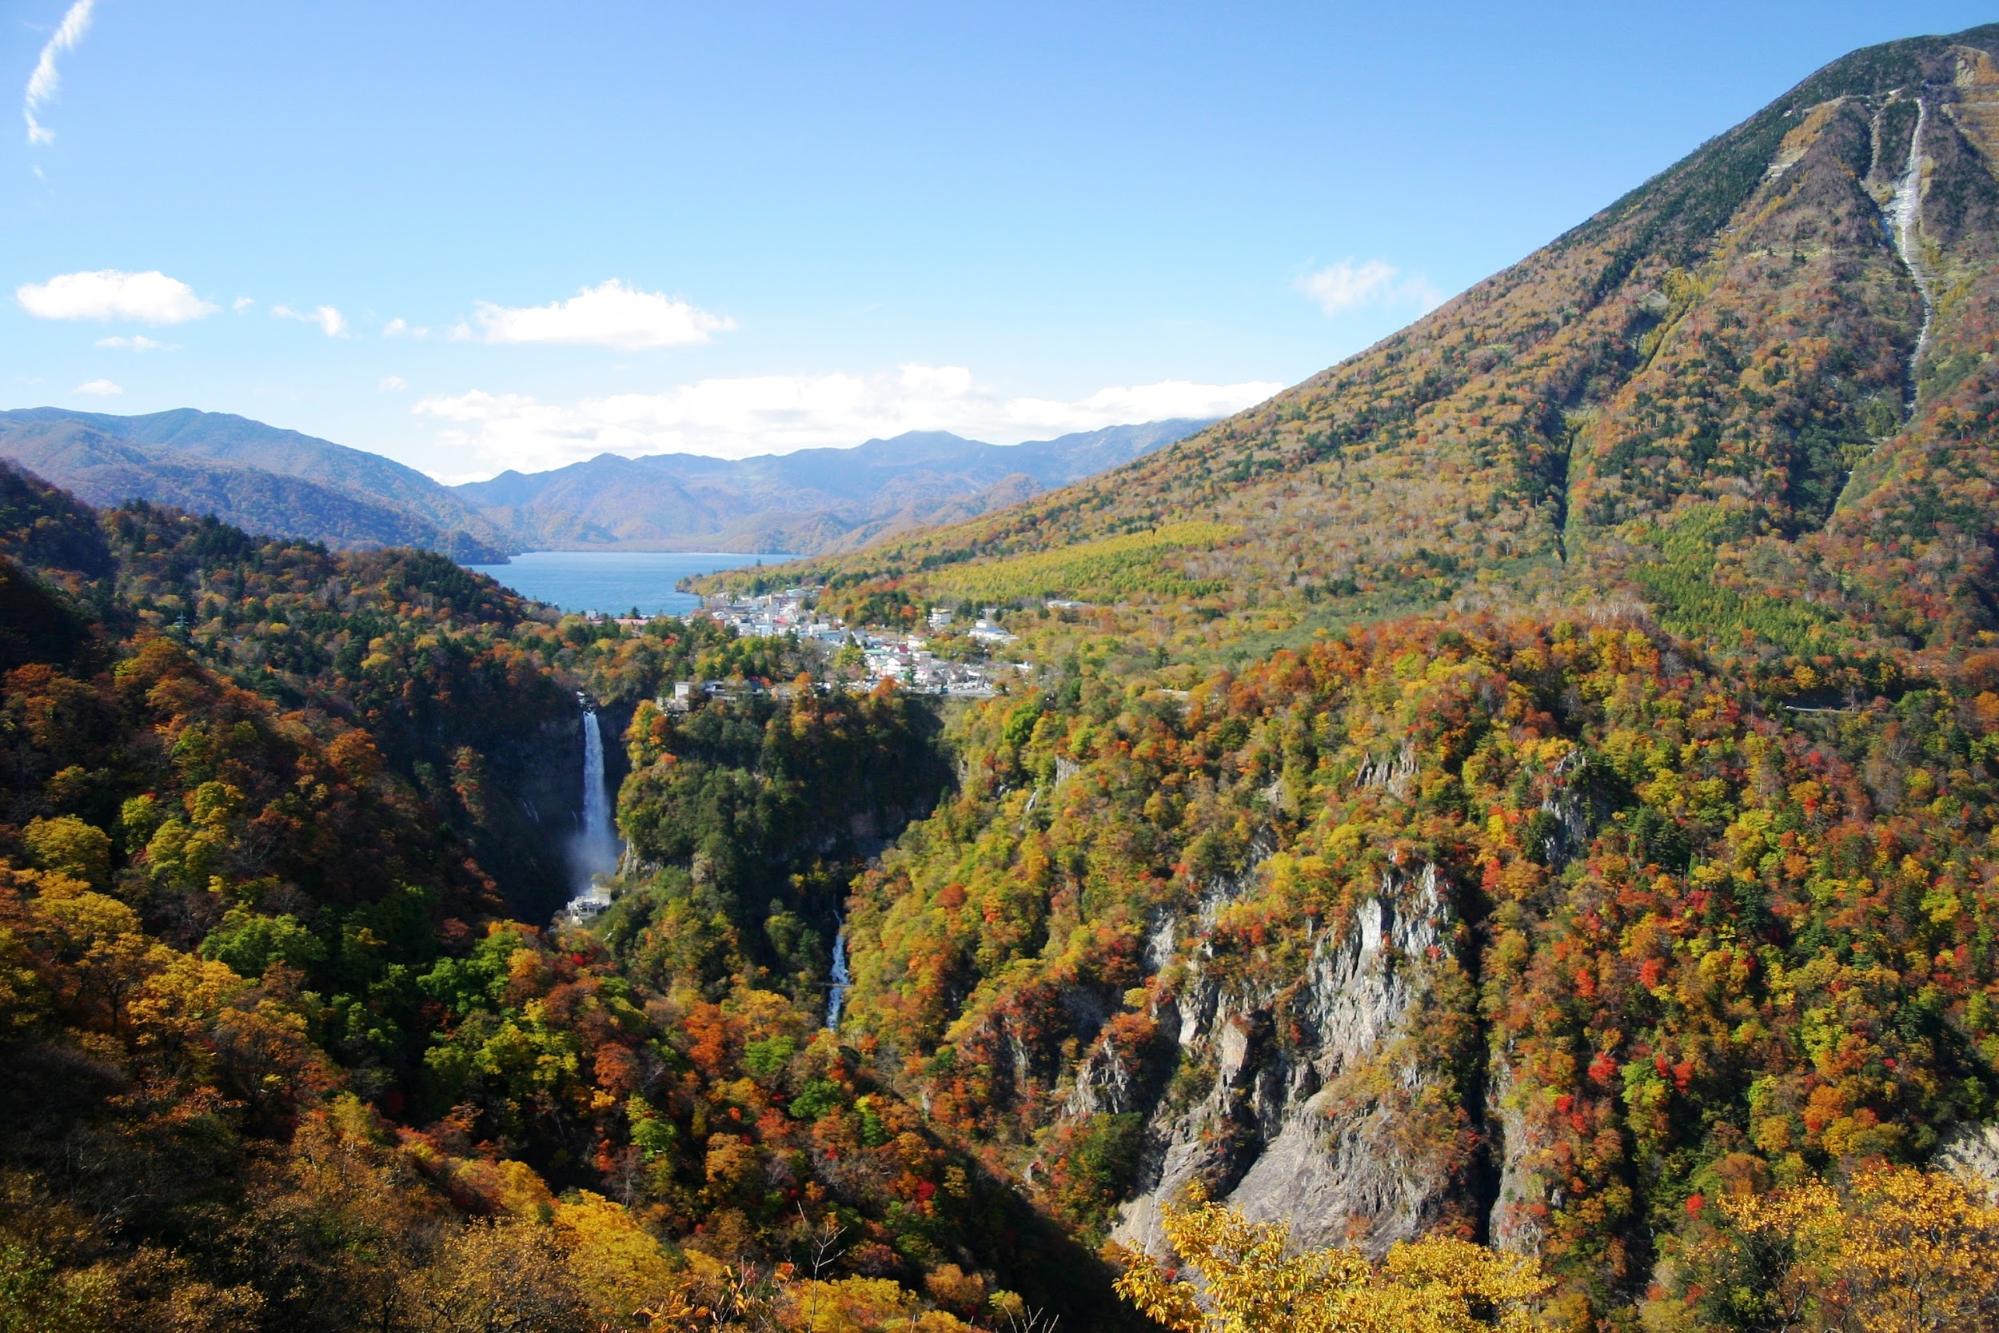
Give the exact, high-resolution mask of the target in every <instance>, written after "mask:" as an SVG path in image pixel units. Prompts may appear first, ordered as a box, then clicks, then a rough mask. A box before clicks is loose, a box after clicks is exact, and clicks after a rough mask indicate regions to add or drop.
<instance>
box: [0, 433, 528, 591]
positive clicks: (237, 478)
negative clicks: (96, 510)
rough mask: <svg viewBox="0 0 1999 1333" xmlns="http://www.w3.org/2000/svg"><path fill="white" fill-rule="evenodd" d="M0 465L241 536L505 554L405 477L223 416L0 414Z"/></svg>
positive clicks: (420, 478)
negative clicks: (145, 503)
mask: <svg viewBox="0 0 1999 1333" xmlns="http://www.w3.org/2000/svg"><path fill="white" fill-rule="evenodd" d="M0 458H5V459H9V460H11V461H13V462H14V463H17V464H19V465H20V466H22V467H25V468H27V469H28V470H30V471H31V472H34V473H35V474H36V475H37V476H40V477H42V478H44V479H45V480H47V481H50V482H53V483H54V484H56V485H58V486H61V487H63V488H65V489H67V490H69V491H72V492H74V493H75V494H76V495H77V496H79V497H81V498H82V499H84V500H87V501H90V502H92V503H95V504H102V505H115V504H121V503H123V502H124V501H126V500H150V501H152V502H153V503H155V504H165V505H172V506H174V507H175V508H178V509H184V510H187V511H188V512H190V513H195V514H212V515H214V516H215V517H217V518H219V519H221V520H222V521H223V522H225V523H229V524H232V525H234V526H237V527H241V528H244V529H247V530H248V531H251V532H258V533H271V534H273V535H275V536H280V537H294V538H302V539H305V540H309V541H324V542H327V543H330V544H332V545H335V546H348V547H371V546H421V547H426V548H428V549H431V550H436V551H442V552H445V553H446V554H449V555H452V556H454V557H456V558H458V559H461V560H470V561H479V560H489V559H495V558H498V557H500V556H502V555H504V553H505V550H506V546H507V539H506V538H505V537H504V536H503V535H502V534H501V533H500V532H499V531H498V530H497V529H495V528H494V527H493V526H492V525H491V524H490V523H488V522H487V521H486V520H485V519H483V518H481V517H479V516H478V515H477V514H475V513H473V512H472V510H471V509H470V508H469V507H468V506H467V505H465V504H464V502H462V501H461V500H459V499H458V497H457V496H455V495H453V494H452V492H451V491H450V489H449V488H447V487H444V486H441V485H439V484H438V483H437V482H435V481H432V480H431V479H430V478H429V477H426V476H424V475H423V474H422V473H421V472H418V471H417V470H416V469H414V468H408V467H404V466H403V465H402V464H400V463H396V462H392V461H390V460H389V459H386V458H383V457H381V456H380V455H378V454H371V453H367V452H365V451H363V450H360V449H349V448H347V447H345V446H344V445H338V444H333V443H331V442H329V441H326V440H320V439H314V438H313V437H312V436H310V435H301V434H299V433H298V432H297V431H290V430H280V429H278V428H277V427H274V426H266V425H264V424H263V423H262V422H258V421H251V420H249V419H247V418H245V417H238V416H230V415H227V414H225V413H219V412H197V411H194V410H192V409H187V408H183V409H180V410H177V411H172V412H155V413H153V414H151V415H150V416H137V417H120V416H109V415H106V414H104V413H98V412H68V411H63V410H61V409H58V408H52V407H39V408H28V409H24V410H21V411H14V412H0Z"/></svg>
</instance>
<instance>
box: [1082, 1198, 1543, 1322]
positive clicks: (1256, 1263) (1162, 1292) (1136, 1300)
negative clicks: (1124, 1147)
mask: <svg viewBox="0 0 1999 1333" xmlns="http://www.w3.org/2000/svg"><path fill="white" fill-rule="evenodd" d="M1163 1221H1164V1227H1165V1232H1166V1239H1167V1241H1168V1242H1169V1243H1170V1244H1171V1245H1172V1247H1173V1250H1174V1252H1175V1253H1176V1254H1178V1255H1179V1257H1180V1258H1181V1259H1182V1260H1183V1261H1184V1262H1185V1264H1186V1265H1187V1266H1188V1267H1189V1268H1190V1269H1191V1270H1192V1271H1191V1272H1189V1271H1186V1270H1183V1269H1169V1268H1165V1267H1162V1266H1161V1265H1159V1264H1158V1263H1156V1262H1154V1261H1153V1260H1152V1259H1151V1258H1149V1257H1147V1256H1145V1255H1142V1254H1136V1253H1133V1252H1131V1251H1129V1250H1122V1251H1120V1252H1119V1254H1118V1258H1119V1262H1120V1264H1121V1265H1122V1267H1123V1269H1124V1272H1123V1274H1122V1275H1121V1276H1120V1277H1119V1278H1118V1281H1117V1289H1118V1294H1119V1295H1121V1296H1123V1297H1124V1298H1125V1299H1126V1300H1127V1301H1129V1302H1131V1303H1132V1304H1133V1305H1135V1306H1137V1307H1138V1308H1139V1309H1140V1310H1142V1311H1143V1312H1144V1313H1145V1314H1146V1315H1147V1316H1148V1317H1150V1318H1152V1319H1155V1320H1157V1321H1158V1322H1160V1323H1162V1324H1164V1325H1165V1326H1166V1327H1168V1328H1170V1329H1174V1330H1176V1333H1255V1331H1256V1330H1263V1329H1273V1328H1284V1329H1292V1330H1295V1331H1296V1333H1375V1331H1376V1330H1379V1333H1390V1331H1391V1330H1396V1331H1399V1333H1458V1331H1459V1330H1479V1329H1507V1330H1522V1331H1524V1330H1527V1329H1530V1328H1542V1327H1546V1324H1545V1322H1544V1321H1543V1320H1542V1319H1541V1318H1540V1316H1539V1314H1538V1312H1537V1305H1538V1303H1539V1302H1540V1301H1541V1299H1542V1298H1543V1297H1545V1296H1546V1295H1547V1294H1548V1292H1549V1291H1550V1290H1552V1288H1553V1286H1554V1284H1553V1282H1551V1281H1550V1280H1549V1279H1547V1278H1546V1277H1543V1276H1542V1274H1541V1272H1540V1269H1539V1267H1538V1265H1537V1264H1536V1263H1535V1262H1534V1261H1533V1260H1532V1259H1529V1258H1525V1257H1520V1256H1514V1255H1506V1254H1500V1253H1497V1252H1495V1251H1492V1250H1488V1249H1486V1248H1484V1247H1483V1246H1479V1245H1473V1244H1471V1243H1469V1242H1467V1241H1462V1240H1455V1239H1452V1238H1449V1237H1444V1236H1432V1237H1427V1238H1425V1239H1423V1240H1418V1241H1412V1242H1407V1243H1404V1244H1399V1245H1396V1246H1395V1247H1393V1248H1392V1249H1391V1250H1390V1251H1389V1252H1388V1255H1387V1257H1386V1259H1384V1260H1383V1261H1382V1262H1380V1263H1378V1264H1377V1263H1373V1262H1371V1261H1370V1260H1369V1259H1368V1258H1367V1256H1365V1255H1363V1254H1361V1253H1360V1252H1359V1251H1358V1250H1350V1249H1344V1248H1341V1247H1337V1246H1335V1247H1330V1248H1327V1249H1319V1250H1303V1251H1297V1252H1294V1251H1293V1250H1292V1249H1291V1245H1290V1231H1289V1228H1287V1227H1285V1226H1284V1225H1283V1224H1281V1223H1257V1222H1251V1221H1249V1220H1248V1219H1246V1218H1244V1217H1243V1215H1242V1214H1241V1213H1238V1212H1236V1211H1235V1210H1234V1209H1232V1208H1227V1207H1223V1206H1222V1205H1220V1204H1214V1203H1207V1202H1203V1201H1201V1200H1200V1199H1199V1198H1198V1197H1197V1198H1196V1199H1195V1200H1194V1201H1193V1202H1192V1204H1191V1206H1188V1207H1181V1208H1175V1207H1169V1208H1167V1209H1166V1211H1165V1214H1164V1219H1163ZM1196 1275H1198V1282H1197V1281H1196Z"/></svg>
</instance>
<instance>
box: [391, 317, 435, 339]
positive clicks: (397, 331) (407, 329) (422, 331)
mask: <svg viewBox="0 0 1999 1333" xmlns="http://www.w3.org/2000/svg"><path fill="white" fill-rule="evenodd" d="M382 336H383V337H384V338H428V337H429V336H430V330H429V329H427V328H425V327H423V326H422V325H420V324H412V323H410V322H409V321H408V320H406V319H404V318H403V317H402V316H400V315H398V316H397V317H396V318H394V319H392V320H390V321H389V322H388V323H386V324H384V325H382Z"/></svg>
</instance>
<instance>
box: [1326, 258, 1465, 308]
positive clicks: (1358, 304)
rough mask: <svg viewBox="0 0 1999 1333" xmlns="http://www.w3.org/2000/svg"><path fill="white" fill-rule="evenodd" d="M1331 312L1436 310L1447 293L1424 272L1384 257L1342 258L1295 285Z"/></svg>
mask: <svg viewBox="0 0 1999 1333" xmlns="http://www.w3.org/2000/svg"><path fill="white" fill-rule="evenodd" d="M1292 285H1293V286H1295V287H1296V288H1297V289H1298V290H1299V291H1301V292H1303V293H1304V294H1305V295H1307V296H1309V297H1311V298H1312V300H1313V301H1315V302H1317V303H1318V306H1319V309H1321V310H1323V311H1325V312H1326V313H1327V314H1328V315H1340V314H1345V313H1346V312H1347V311H1349V310H1359V309H1362V308H1364V307H1386V306H1406V307H1413V308H1416V309H1418V310H1433V309H1435V308H1436V307H1437V306H1439V305H1441V304H1443V300H1444V294H1443V293H1442V292H1440V291H1438V290H1437V288H1436V285H1435V284H1433V283H1432V282H1431V281H1430V280H1429V279H1428V278H1425V277H1424V276H1422V275H1421V274H1420V273H1404V272H1403V271H1402V270H1401V269H1399V268H1397V267H1395V265H1393V264H1390V263H1388V262H1387V261H1385V260H1380V259H1368V260H1352V259H1342V260H1340V261H1339V262H1338V263H1337V264H1328V265H1326V267H1324V268H1321V269H1315V270H1313V271H1312V272H1310V273H1307V274H1305V275H1304V276H1303V277H1300V278H1299V279H1297V280H1296V281H1295V282H1294V283H1293V284H1292Z"/></svg>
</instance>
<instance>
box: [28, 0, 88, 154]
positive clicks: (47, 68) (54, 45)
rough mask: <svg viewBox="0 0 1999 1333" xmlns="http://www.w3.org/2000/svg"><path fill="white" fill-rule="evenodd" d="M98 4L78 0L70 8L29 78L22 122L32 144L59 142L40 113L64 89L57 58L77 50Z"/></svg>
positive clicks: (43, 49) (44, 46)
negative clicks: (25, 123) (59, 90)
mask: <svg viewBox="0 0 1999 1333" xmlns="http://www.w3.org/2000/svg"><path fill="white" fill-rule="evenodd" d="M94 3H96V0H76V3H75V4H73V5H71V6H70V7H69V10H68V12H66V13H65V14H64V15H63V16H62V22H61V23H60V24H58V25H57V26H56V30H55V35H54V36H52V37H50V38H49V40H48V42H47V43H46V44H45V45H43V47H42V56H41V59H39V60H37V61H36V62H35V70H34V73H32V74H30V75H28V86H27V88H26V89H25V90H24V91H23V92H22V94H21V119H22V120H24V121H26V122H27V125H28V142H29V143H31V144H46V143H53V142H54V141H55V137H56V135H55V131H54V130H52V129H50V128H49V127H48V126H46V125H44V124H42V122H41V118H40V115H39V113H40V111H41V109H42V104H43V103H45V102H47V101H48V100H49V99H50V98H52V97H54V96H55V95H56V91H57V89H59V88H60V87H62V76H61V75H60V74H58V73H57V72H56V57H57V56H59V55H62V54H63V53H64V52H66V51H74V50H75V49H76V44H77V43H78V42H80V41H82V40H83V34H84V33H86V32H88V31H89V30H90V9H91V6H92V5H93V4H94Z"/></svg>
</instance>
